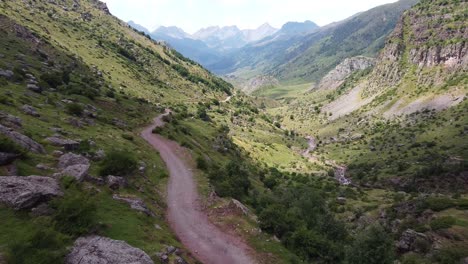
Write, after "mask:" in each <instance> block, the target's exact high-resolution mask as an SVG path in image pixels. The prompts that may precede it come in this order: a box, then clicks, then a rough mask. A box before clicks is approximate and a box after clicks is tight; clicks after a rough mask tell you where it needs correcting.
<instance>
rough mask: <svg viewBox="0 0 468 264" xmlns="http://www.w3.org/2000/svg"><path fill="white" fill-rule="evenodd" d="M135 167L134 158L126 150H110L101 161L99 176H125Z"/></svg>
mask: <svg viewBox="0 0 468 264" xmlns="http://www.w3.org/2000/svg"><path fill="white" fill-rule="evenodd" d="M136 168H137V161H136V158H135V157H134V156H133V155H132V154H131V153H130V152H128V151H121V150H112V151H110V152H109V153H108V154H107V155H106V157H105V158H104V159H103V160H102V162H101V169H100V171H99V174H100V175H101V176H107V175H118V176H126V175H129V174H131V173H132V172H134V171H135V169H136Z"/></svg>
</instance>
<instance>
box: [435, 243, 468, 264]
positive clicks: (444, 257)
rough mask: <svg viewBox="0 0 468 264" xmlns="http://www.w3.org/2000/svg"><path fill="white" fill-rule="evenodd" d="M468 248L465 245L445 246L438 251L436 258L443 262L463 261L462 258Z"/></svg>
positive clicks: (443, 263) (453, 263)
mask: <svg viewBox="0 0 468 264" xmlns="http://www.w3.org/2000/svg"><path fill="white" fill-rule="evenodd" d="M466 252H467V248H466V247H464V248H462V247H456V246H453V247H445V248H442V249H440V250H439V251H438V253H437V255H436V256H435V259H436V260H437V261H438V262H439V263H441V264H458V263H462V261H461V260H462V258H464V257H466Z"/></svg>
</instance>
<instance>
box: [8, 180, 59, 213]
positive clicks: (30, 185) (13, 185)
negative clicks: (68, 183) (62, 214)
mask: <svg viewBox="0 0 468 264" xmlns="http://www.w3.org/2000/svg"><path fill="white" fill-rule="evenodd" d="M62 195H63V193H62V192H61V191H60V185H59V183H58V181H57V180H55V179H53V178H50V177H41V176H29V177H20V176H0V202H2V203H5V204H6V205H8V206H9V207H12V208H14V209H15V210H20V209H29V208H32V207H34V206H35V205H37V204H39V203H42V202H47V201H48V200H50V199H51V198H53V197H56V196H62Z"/></svg>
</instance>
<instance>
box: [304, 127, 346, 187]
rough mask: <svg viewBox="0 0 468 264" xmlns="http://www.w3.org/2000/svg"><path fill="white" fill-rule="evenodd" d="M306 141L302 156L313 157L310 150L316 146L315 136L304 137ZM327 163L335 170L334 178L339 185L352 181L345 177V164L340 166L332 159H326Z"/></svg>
mask: <svg viewBox="0 0 468 264" xmlns="http://www.w3.org/2000/svg"><path fill="white" fill-rule="evenodd" d="M306 139H307V142H308V143H309V146H308V148H307V149H306V150H305V151H304V152H303V153H302V156H304V157H306V158H308V159H312V158H314V155H313V154H312V152H313V151H314V150H315V149H316V148H317V142H316V140H315V138H313V137H311V136H307V137H306ZM326 163H327V164H329V165H331V166H333V167H334V170H335V179H336V180H337V181H338V182H339V183H340V184H341V185H350V184H351V183H352V182H351V180H350V179H348V178H346V167H345V166H340V165H337V164H336V162H335V161H333V160H327V161H326Z"/></svg>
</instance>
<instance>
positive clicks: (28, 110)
mask: <svg viewBox="0 0 468 264" xmlns="http://www.w3.org/2000/svg"><path fill="white" fill-rule="evenodd" d="M21 110H23V112H24V113H25V114H27V115H30V116H34V117H40V116H41V115H40V114H39V113H38V112H37V110H36V108H34V107H32V106H30V105H23V106H22V107H21Z"/></svg>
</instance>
